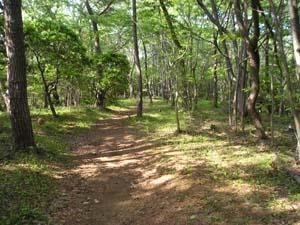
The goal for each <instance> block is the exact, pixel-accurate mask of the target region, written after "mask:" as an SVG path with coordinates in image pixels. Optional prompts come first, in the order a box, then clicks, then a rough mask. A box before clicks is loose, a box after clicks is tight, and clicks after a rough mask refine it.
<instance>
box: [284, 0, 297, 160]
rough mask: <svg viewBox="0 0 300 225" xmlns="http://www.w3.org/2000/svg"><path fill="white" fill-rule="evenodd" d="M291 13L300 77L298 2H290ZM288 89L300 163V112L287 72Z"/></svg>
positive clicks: (295, 54)
mask: <svg viewBox="0 0 300 225" xmlns="http://www.w3.org/2000/svg"><path fill="white" fill-rule="evenodd" d="M288 4H289V13H290V18H291V28H292V34H293V46H294V57H295V61H296V71H297V74H298V75H299V67H300V22H299V13H298V6H297V1H296V0H289V1H288ZM287 87H288V95H289V99H290V103H291V109H292V113H293V116H294V121H295V127H296V138H297V149H296V160H298V161H300V115H299V110H298V109H297V107H296V100H295V98H294V95H293V92H292V90H293V89H292V86H291V79H290V75H289V73H288V71H287Z"/></svg>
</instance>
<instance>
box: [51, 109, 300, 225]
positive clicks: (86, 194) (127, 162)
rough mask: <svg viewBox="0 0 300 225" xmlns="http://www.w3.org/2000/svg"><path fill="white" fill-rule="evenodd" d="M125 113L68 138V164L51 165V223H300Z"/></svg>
mask: <svg viewBox="0 0 300 225" xmlns="http://www.w3.org/2000/svg"><path fill="white" fill-rule="evenodd" d="M128 113H129V112H122V113H120V114H118V115H116V116H114V117H113V118H110V119H104V120H100V121H98V123H97V124H95V126H94V127H92V128H91V129H90V131H89V132H88V133H87V134H85V135H83V136H82V137H76V138H74V143H73V146H74V149H73V150H74V157H75V158H74V162H75V163H72V166H70V167H69V168H64V169H63V170H62V169H61V168H58V171H59V172H58V178H59V184H60V193H61V195H60V196H59V197H58V199H57V200H55V203H54V209H55V210H54V212H52V213H51V216H52V218H54V222H53V224H55V225H202V224H203V225H204V224H206V225H207V224H213V225H214V224H216V225H226V224H238V225H240V224H249V225H261V224H266V225H267V224H275V225H277V224H278V225H279V224H295V225H296V224H300V223H298V222H299V221H300V220H299V216H298V215H299V214H297V213H295V209H294V208H291V209H284V210H282V211H274V210H271V209H270V208H268V207H266V205H265V204H264V201H262V200H261V198H262V199H265V200H266V199H268V195H269V193H271V192H272V191H270V190H266V189H261V190H259V189H257V188H256V187H255V185H254V186H251V185H248V184H239V185H238V186H237V185H235V184H234V183H230V182H228V181H226V179H216V177H215V175H217V173H218V170H217V169H216V167H214V166H212V165H210V164H209V163H208V162H207V161H206V160H205V159H204V158H203V159H202V158H197V159H193V157H192V158H191V157H186V155H185V154H184V152H182V151H180V150H178V148H177V149H175V147H174V145H168V144H167V143H164V142H163V141H160V142H157V141H156V142H155V141H151V140H150V138H147V137H145V134H143V133H141V132H139V131H138V130H137V129H136V128H132V127H130V126H128V125H126V124H125V123H124V122H125V120H126V119H127V117H128ZM273 191H274V190H273ZM274 215H275V217H274ZM266 218H269V219H268V220H267V221H265V219H266ZM270 221H272V222H270Z"/></svg>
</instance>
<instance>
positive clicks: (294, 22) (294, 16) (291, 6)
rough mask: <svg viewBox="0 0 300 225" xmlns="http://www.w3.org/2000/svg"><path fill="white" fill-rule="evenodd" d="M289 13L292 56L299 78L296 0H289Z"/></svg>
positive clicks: (299, 19) (298, 19) (299, 39)
mask: <svg viewBox="0 0 300 225" xmlns="http://www.w3.org/2000/svg"><path fill="white" fill-rule="evenodd" d="M288 5H289V14H290V21H291V28H292V34H293V46H294V58H295V62H296V77H297V79H298V81H299V80H300V24H299V21H300V17H299V14H298V4H297V0H289V1H288Z"/></svg>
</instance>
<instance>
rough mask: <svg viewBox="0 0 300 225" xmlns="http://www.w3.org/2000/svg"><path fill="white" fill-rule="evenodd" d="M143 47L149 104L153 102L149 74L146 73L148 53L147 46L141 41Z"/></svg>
mask: <svg viewBox="0 0 300 225" xmlns="http://www.w3.org/2000/svg"><path fill="white" fill-rule="evenodd" d="M143 48H144V57H145V62H144V63H145V77H146V82H147V94H148V97H149V101H150V104H152V103H153V100H152V91H151V84H150V80H149V75H148V53H147V46H146V44H145V42H144V41H143Z"/></svg>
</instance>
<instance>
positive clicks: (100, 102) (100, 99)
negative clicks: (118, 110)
mask: <svg viewBox="0 0 300 225" xmlns="http://www.w3.org/2000/svg"><path fill="white" fill-rule="evenodd" d="M96 106H97V107H98V108H99V109H104V108H105V93H104V92H100V91H99V92H97V93H96Z"/></svg>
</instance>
